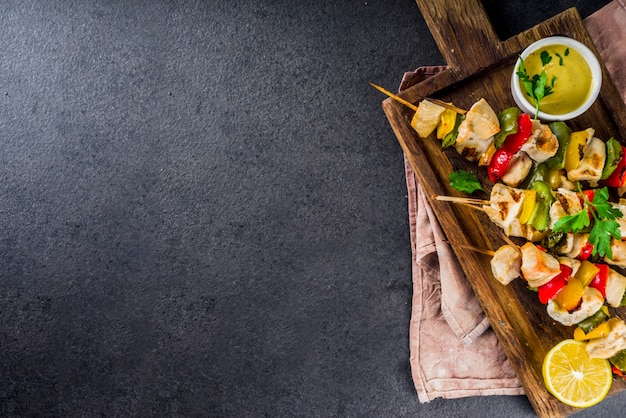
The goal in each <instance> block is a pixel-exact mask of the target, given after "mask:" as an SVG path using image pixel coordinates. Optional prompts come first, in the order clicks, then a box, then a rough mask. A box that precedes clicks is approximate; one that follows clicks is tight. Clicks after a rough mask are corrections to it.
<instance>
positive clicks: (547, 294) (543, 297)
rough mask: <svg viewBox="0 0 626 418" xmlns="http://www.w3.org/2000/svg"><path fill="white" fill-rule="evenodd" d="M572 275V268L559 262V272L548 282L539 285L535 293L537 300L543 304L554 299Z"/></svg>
mask: <svg viewBox="0 0 626 418" xmlns="http://www.w3.org/2000/svg"><path fill="white" fill-rule="evenodd" d="M571 275H572V268H571V267H569V266H566V265H565V264H561V272H560V273H559V274H558V275H557V276H555V277H554V278H553V279H552V280H550V281H549V282H548V283H546V284H543V285H541V286H539V288H538V289H537V293H538V295H539V301H540V302H541V303H543V304H546V303H548V301H550V300H552V299H554V298H555V297H556V295H557V294H558V293H559V292H560V291H561V290H562V289H563V288H564V287H565V285H566V284H567V281H568V279H569V277H570V276H571Z"/></svg>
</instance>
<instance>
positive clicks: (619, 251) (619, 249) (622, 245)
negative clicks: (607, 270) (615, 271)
mask: <svg viewBox="0 0 626 418" xmlns="http://www.w3.org/2000/svg"><path fill="white" fill-rule="evenodd" d="M611 252H612V253H613V258H608V257H604V262H605V263H607V264H612V265H614V266H620V267H626V241H622V240H620V239H614V238H613V239H611Z"/></svg>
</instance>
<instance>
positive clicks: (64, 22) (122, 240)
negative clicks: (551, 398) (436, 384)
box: [0, 0, 626, 417]
mask: <svg viewBox="0 0 626 418" xmlns="http://www.w3.org/2000/svg"><path fill="white" fill-rule="evenodd" d="M606 3H607V1H552V2H546V1H526V2H524V3H517V2H500V1H493V0H490V1H485V2H484V4H485V6H486V8H487V10H488V13H489V15H490V17H491V18H492V21H493V22H495V24H494V26H495V27H496V30H497V32H498V34H499V35H500V37H501V38H502V39H505V38H507V37H509V36H512V35H515V34H517V33H519V32H521V31H523V30H525V29H527V28H529V27H531V26H533V25H534V24H537V23H539V22H541V21H542V20H544V19H546V18H548V17H551V16H553V15H555V14H557V13H558V12H560V11H562V10H564V9H566V8H567V7H570V6H577V7H578V8H579V11H580V12H581V14H582V15H583V17H585V16H587V15H589V14H590V13H592V12H594V11H595V10H597V9H599V8H600V7H601V6H602V5H604V4H606ZM0 39H1V42H2V48H0V93H1V94H0V138H1V139H0V231H1V232H0V375H1V379H0V415H2V416H59V417H79V416H80V417H93V416H107V417H108V416H181V417H182V416H185V417H187V416H198V417H204V416H211V417H213V416H219V417H257V416H268V417H275V416H320V417H321V416H324V417H325V416H372V417H381V416H382V417H403V416H404V417H409V416H432V417H451V416H454V417H465V416H494V417H495V416H498V417H500V416H508V417H530V416H534V413H533V410H532V408H531V406H530V404H529V403H528V401H527V399H526V398H525V397H480V398H466V399H458V400H436V401H433V402H431V403H429V404H420V403H419V402H418V400H417V396H416V394H415V390H414V388H413V384H412V381H411V375H410V369H409V360H408V359H409V351H408V324H409V315H410V309H411V306H410V300H411V271H410V245H409V233H408V219H407V200H406V188H405V183H404V172H403V162H402V154H401V150H400V147H399V145H398V144H397V141H396V139H395V137H394V136H393V133H392V131H391V128H390V127H389V125H388V123H387V120H386V118H385V116H384V114H383V112H382V109H381V107H380V103H381V101H382V97H381V95H380V94H379V93H378V92H376V91H375V90H374V89H372V88H371V87H370V86H369V85H368V84H367V83H368V82H370V81H372V82H376V83H378V84H380V85H382V86H385V87H387V88H390V89H395V88H396V86H397V85H398V84H399V82H400V79H401V76H402V74H403V73H404V72H405V71H410V70H413V69H414V68H416V67H418V66H422V65H429V64H444V62H443V60H442V58H441V55H440V54H439V52H438V50H437V48H436V46H435V44H434V41H433V39H432V37H431V36H430V33H429V31H428V29H427V27H426V25H425V24H424V21H423V19H422V17H421V15H420V13H419V9H418V8H417V6H416V4H415V3H414V2H412V1H411V0H385V1H382V0H367V1H363V0H361V1H354V0H348V1H343V2H337V1H326V0H322V1H313V2H294V1H284V0H265V1H247V0H235V1H229V2H226V1H206V2H202V1H180V2H174V1H123V0H117V1H116V0H111V1H105V2H97V1H90V0H85V1H38V2H37V1H30V0H27V1H21V0H20V1H3V2H1V3H0ZM625 399H626V398H625V397H624V396H623V395H622V396H619V397H614V398H611V399H609V400H606V401H605V402H603V403H602V404H601V405H599V406H598V407H597V408H594V409H593V410H588V411H583V412H581V413H580V416H599V415H603V416H609V415H611V416H619V415H622V411H623V404H624V400H625Z"/></svg>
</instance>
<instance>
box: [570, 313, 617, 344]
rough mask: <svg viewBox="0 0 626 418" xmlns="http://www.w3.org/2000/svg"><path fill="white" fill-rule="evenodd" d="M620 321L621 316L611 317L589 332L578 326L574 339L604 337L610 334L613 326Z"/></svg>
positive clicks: (582, 339)
mask: <svg viewBox="0 0 626 418" xmlns="http://www.w3.org/2000/svg"><path fill="white" fill-rule="evenodd" d="M620 321H621V320H620V319H619V318H611V319H609V320H608V321H606V322H603V323H601V324H600V325H598V326H597V327H595V328H594V329H592V330H591V331H589V332H588V333H587V334H585V332H584V331H583V330H582V328H580V327H576V330H574V339H575V340H576V341H587V340H592V339H594V338H604V337H606V336H607V335H609V332H611V330H612V329H613V327H614V326H615V325H616V324H617V323H619V322H620Z"/></svg>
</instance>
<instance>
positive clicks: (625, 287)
mask: <svg viewBox="0 0 626 418" xmlns="http://www.w3.org/2000/svg"><path fill="white" fill-rule="evenodd" d="M624 292H626V277H624V276H622V275H621V274H619V273H618V272H616V271H615V270H613V269H609V277H608V279H607V280H606V289H605V294H606V302H607V303H608V304H609V306H611V307H613V308H618V307H619V305H620V304H621V303H622V298H623V297H624Z"/></svg>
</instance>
